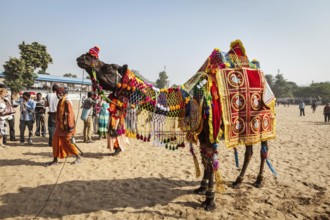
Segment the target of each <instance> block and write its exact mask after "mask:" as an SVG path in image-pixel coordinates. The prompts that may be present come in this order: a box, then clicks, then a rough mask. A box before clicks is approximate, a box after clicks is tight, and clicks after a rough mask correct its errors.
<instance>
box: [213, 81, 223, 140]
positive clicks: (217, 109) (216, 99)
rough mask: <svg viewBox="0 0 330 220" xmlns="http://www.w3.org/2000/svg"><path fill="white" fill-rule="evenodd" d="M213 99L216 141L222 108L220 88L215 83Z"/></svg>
mask: <svg viewBox="0 0 330 220" xmlns="http://www.w3.org/2000/svg"><path fill="white" fill-rule="evenodd" d="M211 93H212V96H213V99H212V124H213V138H214V140H216V138H217V136H218V133H219V130H220V124H221V106H220V96H219V94H218V87H217V86H216V84H215V82H214V81H213V83H212V87H211Z"/></svg>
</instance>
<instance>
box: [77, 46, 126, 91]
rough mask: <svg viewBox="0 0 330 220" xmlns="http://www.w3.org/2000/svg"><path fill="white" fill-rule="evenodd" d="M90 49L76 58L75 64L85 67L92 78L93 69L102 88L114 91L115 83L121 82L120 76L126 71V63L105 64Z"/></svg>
mask: <svg viewBox="0 0 330 220" xmlns="http://www.w3.org/2000/svg"><path fill="white" fill-rule="evenodd" d="M92 49H93V48H92ZM92 49H91V50H92ZM91 50H90V51H89V52H88V53H85V54H82V55H81V56H80V57H78V58H77V65H78V66H79V67H80V68H82V69H85V70H86V72H87V73H88V74H89V76H90V78H91V79H93V78H94V76H93V70H94V72H95V73H96V80H98V81H99V84H100V85H101V86H102V88H103V89H105V90H108V91H112V92H115V91H116V89H117V84H118V83H120V82H121V79H122V76H123V75H124V74H125V73H126V70H127V65H124V66H119V65H117V64H106V63H104V62H102V61H101V60H99V59H98V54H93V53H91Z"/></svg>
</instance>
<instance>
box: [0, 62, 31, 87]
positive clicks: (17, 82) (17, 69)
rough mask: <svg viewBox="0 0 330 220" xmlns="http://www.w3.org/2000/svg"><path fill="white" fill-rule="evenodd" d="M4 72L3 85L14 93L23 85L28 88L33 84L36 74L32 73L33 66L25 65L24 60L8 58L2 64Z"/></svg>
mask: <svg viewBox="0 0 330 220" xmlns="http://www.w3.org/2000/svg"><path fill="white" fill-rule="evenodd" d="M3 67H4V69H5V72H4V78H5V81H4V83H5V85H6V86H8V87H9V88H10V89H11V90H12V91H13V92H14V93H17V92H19V91H20V90H22V89H24V88H25V87H27V88H29V87H31V86H32V85H33V84H34V81H35V79H36V78H37V75H36V74H35V73H33V68H32V67H31V66H28V65H26V63H25V60H22V59H18V58H10V59H9V60H8V61H6V62H5V64H4V65H3Z"/></svg>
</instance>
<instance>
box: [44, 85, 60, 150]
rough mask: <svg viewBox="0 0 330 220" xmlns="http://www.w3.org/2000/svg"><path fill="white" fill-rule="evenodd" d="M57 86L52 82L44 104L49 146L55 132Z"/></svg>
mask: <svg viewBox="0 0 330 220" xmlns="http://www.w3.org/2000/svg"><path fill="white" fill-rule="evenodd" d="M58 88H59V86H58V85H57V84H54V85H53V87H52V93H49V94H48V95H47V96H46V103H45V106H46V107H48V134H49V140H48V145H49V146H50V147H51V146H52V142H53V136H54V132H55V127H56V125H55V117H56V110H57V103H58V98H57V95H56V91H57V89H58Z"/></svg>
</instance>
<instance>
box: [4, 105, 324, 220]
mask: <svg viewBox="0 0 330 220" xmlns="http://www.w3.org/2000/svg"><path fill="white" fill-rule="evenodd" d="M76 109H77V108H76ZM322 110H323V106H319V107H318V108H317V110H316V112H315V113H314V114H313V113H312V110H311V108H310V106H306V116H305V117H299V109H298V107H297V106H290V107H284V106H280V107H276V113H277V128H276V131H277V138H276V139H275V140H271V141H269V147H270V156H269V159H270V161H271V162H272V164H273V166H274V167H275V169H276V171H277V173H278V177H277V178H275V177H274V176H273V175H272V173H271V171H270V169H269V168H268V167H267V166H266V167H265V174H264V177H265V181H264V186H263V188H260V189H258V188H255V187H254V186H253V185H252V184H253V182H254V181H255V179H256V177H257V174H258V170H259V163H260V157H259V151H260V145H259V144H258V145H255V146H254V155H253V158H252V160H251V162H250V165H249V167H248V170H247V173H246V175H245V179H244V182H243V184H242V186H241V188H240V189H233V188H231V183H232V182H233V181H234V180H235V179H236V177H237V175H238V174H239V170H238V169H237V168H236V167H235V161H234V154H233V150H232V149H226V148H225V146H224V144H223V142H222V143H220V147H219V158H220V172H221V175H222V178H223V184H224V187H225V191H224V192H223V193H217V194H216V204H217V208H216V210H215V211H213V212H207V211H205V210H204V209H203V208H201V207H200V204H201V202H202V201H203V199H204V198H203V197H202V196H199V195H195V194H193V193H192V191H193V189H195V188H197V187H198V186H199V182H200V180H201V178H196V176H195V169H194V163H193V159H192V156H191V155H190V152H189V149H188V147H186V148H184V149H180V150H177V151H170V150H167V149H165V148H164V147H155V146H153V145H152V143H151V142H150V143H145V142H141V141H138V140H133V139H130V142H131V145H130V146H128V147H127V148H126V149H125V151H124V152H122V153H121V154H119V155H118V156H116V157H112V156H108V154H109V150H108V149H107V148H106V140H104V139H103V140H97V136H96V135H95V141H94V142H93V143H89V144H87V143H83V142H82V129H83V123H82V121H81V120H80V119H78V126H77V131H78V133H77V136H76V140H77V145H78V146H79V148H80V149H81V150H82V151H83V152H84V156H83V157H82V163H80V164H78V165H70V163H69V162H71V161H73V160H74V158H67V159H66V160H64V159H61V160H60V162H61V163H60V164H59V165H55V166H51V167H44V166H43V165H44V164H45V163H46V162H49V161H51V160H52V148H51V147H48V145H47V141H48V138H43V137H33V141H34V145H33V146H28V145H26V146H19V142H8V143H7V147H6V148H1V149H0V219H33V218H34V217H36V216H37V219H329V218H330V192H329V185H330V171H329V170H330V149H329V148H330V123H324V122H323V121H324V118H323V114H322ZM16 119H17V118H16ZM26 134H27V132H26ZM18 135H19V129H18V121H16V136H17V138H18ZM195 149H196V148H195ZM238 151H239V162H240V166H241V165H242V163H243V157H244V151H245V147H244V146H240V147H238ZM199 160H200V158H199ZM200 168H202V166H201V165H200ZM55 183H57V184H56V185H55ZM54 186H55V187H54ZM52 189H54V190H53V192H52ZM51 192H52V194H51V195H50V193H51ZM46 201H48V202H47V203H46ZM40 211H41V212H40Z"/></svg>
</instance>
